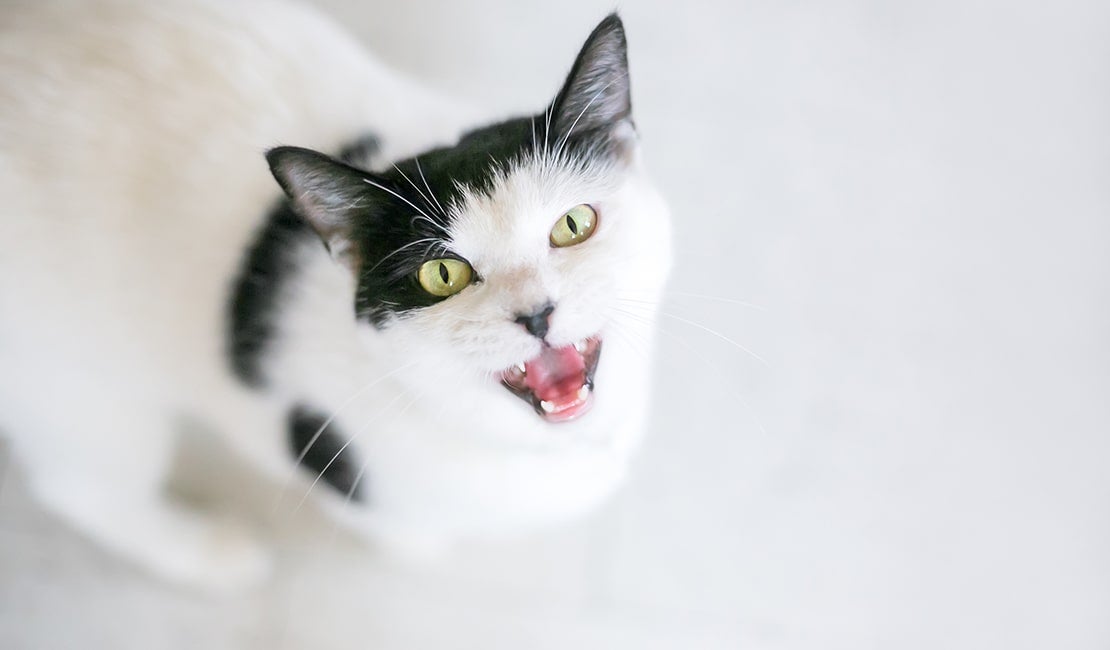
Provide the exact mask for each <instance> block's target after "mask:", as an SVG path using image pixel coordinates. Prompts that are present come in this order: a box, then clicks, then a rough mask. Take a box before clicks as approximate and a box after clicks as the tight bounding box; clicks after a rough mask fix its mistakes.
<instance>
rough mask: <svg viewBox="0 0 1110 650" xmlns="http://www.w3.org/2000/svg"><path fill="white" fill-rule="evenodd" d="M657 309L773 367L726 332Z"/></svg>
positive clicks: (634, 305) (768, 366)
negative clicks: (725, 333)
mask: <svg viewBox="0 0 1110 650" xmlns="http://www.w3.org/2000/svg"><path fill="white" fill-rule="evenodd" d="M618 300H626V299H624V298H618ZM631 306H633V307H638V308H641V309H647V307H644V306H642V305H637V304H635V303H631ZM655 311H656V312H657V313H659V314H660V315H661V316H666V317H667V318H672V319H674V320H677V321H679V322H681V323H686V324H687V325H689V326H691V327H696V328H698V329H700V330H702V331H703V332H706V333H707V334H711V335H713V336H715V337H717V338H718V339H720V340H722V341H724V342H725V343H728V344H729V345H732V346H733V347H735V348H736V349H737V350H740V351H742V352H745V353H747V354H749V355H751V357H752V358H753V359H755V360H756V361H758V362H760V363H762V364H763V365H764V366H766V367H767V368H768V369H770V367H771V364H769V363H767V360H766V359H764V358H763V357H761V356H759V355H758V354H756V353H755V352H752V351H751V350H749V349H748V348H746V347H744V346H743V345H740V344H739V343H737V342H736V341H734V340H732V339H730V338H729V337H727V336H725V335H724V334H721V333H720V332H718V331H716V330H714V329H711V328H709V327H706V326H705V325H702V324H701V323H698V322H695V321H692V320H690V319H688V318H683V317H682V316H678V315H676V314H672V313H671V312H669V311H665V310H662V309H657V310H655Z"/></svg>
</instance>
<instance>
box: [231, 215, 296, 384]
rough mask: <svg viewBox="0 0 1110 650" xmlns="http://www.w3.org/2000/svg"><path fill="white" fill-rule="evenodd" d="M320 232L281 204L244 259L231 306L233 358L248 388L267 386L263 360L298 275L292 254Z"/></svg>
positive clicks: (232, 362) (233, 364)
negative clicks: (280, 304) (282, 297)
mask: <svg viewBox="0 0 1110 650" xmlns="http://www.w3.org/2000/svg"><path fill="white" fill-rule="evenodd" d="M305 239H316V233H315V232H313V231H312V228H310V227H309V226H308V224H306V223H305V222H304V221H303V220H302V219H301V218H300V217H298V216H297V215H296V214H295V213H294V212H293V208H292V206H290V205H289V202H288V201H286V200H282V201H281V203H280V204H278V205H277V206H276V207H275V208H274V209H273V210H272V211H270V214H269V216H268V217H267V218H266V222H265V223H264V224H263V226H262V228H261V229H260V230H259V232H258V235H257V236H256V238H255V240H254V244H253V245H252V246H251V248H250V250H248V251H247V254H246V256H245V257H244V259H243V266H242V268H241V269H240V271H239V277H238V278H236V280H235V284H234V288H233V291H232V295H231V304H230V305H229V316H230V323H229V331H228V356H229V357H230V360H231V365H232V368H233V369H234V370H235V374H236V375H237V376H238V377H239V378H240V379H241V380H243V381H244V382H245V383H246V384H247V385H249V386H255V387H260V386H263V385H265V383H266V379H265V377H263V375H262V359H263V357H264V354H265V351H266V347H267V345H268V344H269V342H270V340H271V339H272V338H273V336H274V333H275V332H274V330H275V323H276V320H277V318H278V317H279V314H278V299H279V296H280V295H281V292H282V290H283V289H284V288H285V286H286V283H287V282H288V281H289V279H290V278H292V277H293V275H294V274H296V273H297V265H296V263H295V259H294V255H293V250H294V249H295V247H296V246H297V244H299V243H300V242H301V241H303V240H305Z"/></svg>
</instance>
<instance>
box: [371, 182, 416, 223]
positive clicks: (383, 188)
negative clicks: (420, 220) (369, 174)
mask: <svg viewBox="0 0 1110 650" xmlns="http://www.w3.org/2000/svg"><path fill="white" fill-rule="evenodd" d="M362 181H363V182H364V183H367V184H368V185H373V186H374V187H376V188H378V189H379V190H381V191H383V192H389V193H390V194H392V195H393V196H395V197H397V198H399V199H401V200H402V201H404V202H405V203H407V204H409V207H411V208H412V209H413V210H416V211H417V212H419V213H420V214H421V215H422V216H424V217H427V218H428V219H431V217H428V215H427V214H424V211H423V210H421V209H420V208H418V207H416V204H414V203H413V202H412V201H410V200H408V199H406V198H405V197H403V196H401V195H400V194H398V193H396V192H394V191H393V190H391V189H389V188H388V187H386V186H384V185H382V184H381V183H375V182H374V181H372V180H370V179H369V178H364V179H362Z"/></svg>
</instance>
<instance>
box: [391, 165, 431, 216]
mask: <svg viewBox="0 0 1110 650" xmlns="http://www.w3.org/2000/svg"><path fill="white" fill-rule="evenodd" d="M393 169H396V170H397V173H398V174H400V175H401V177H402V178H404V179H405V180H406V181H408V182H409V185H412V189H414V190H416V193H417V194H419V195H420V198H422V199H424V203H425V205H427V206H428V209H429V210H432V209H433V207H432V201H431V199H429V198H428V196H427V195H426V194H424V190H422V189H420V188H419V187H417V185H416V183H413V182H412V179H411V178H409V176H408V174H406V173H405V172H403V171H401V168H400V167H398V166H397V163H393Z"/></svg>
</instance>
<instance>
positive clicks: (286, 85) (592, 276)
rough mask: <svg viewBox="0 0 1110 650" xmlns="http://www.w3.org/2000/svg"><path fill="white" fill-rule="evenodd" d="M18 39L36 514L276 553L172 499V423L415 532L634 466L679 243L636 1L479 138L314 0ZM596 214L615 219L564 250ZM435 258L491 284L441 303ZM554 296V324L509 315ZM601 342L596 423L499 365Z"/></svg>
mask: <svg viewBox="0 0 1110 650" xmlns="http://www.w3.org/2000/svg"><path fill="white" fill-rule="evenodd" d="M0 39H3V40H4V42H5V43H6V45H7V46H6V47H4V48H2V49H0V92H2V93H3V94H4V96H5V98H7V99H6V100H5V101H3V102H0V192H2V195H3V196H4V197H5V200H4V206H3V208H2V212H0V431H2V432H3V434H4V435H5V436H7V437H8V438H9V439H10V441H11V444H12V448H13V450H14V453H15V457H16V459H17V461H18V462H19V463H20V464H21V465H23V466H24V467H25V469H26V472H27V475H28V476H29V479H30V485H31V488H32V490H33V492H34V494H35V495H36V496H37V497H38V499H39V500H40V501H41V503H42V504H43V505H44V506H45V507H47V508H49V509H50V510H52V511H54V512H55V513H57V514H59V515H61V516H62V517H64V518H66V519H67V520H69V521H70V522H72V523H73V525H75V526H77V527H78V528H80V529H81V530H82V531H84V532H85V533H86V534H87V535H89V536H90V537H92V538H94V539H96V540H97V541H99V542H100V543H102V544H103V545H105V546H106V547H109V548H111V549H113V550H115V551H117V552H121V553H124V554H126V555H127V556H129V557H131V558H133V559H134V560H135V561H137V562H139V563H141V564H143V565H145V566H147V567H148V568H150V569H152V570H154V571H156V572H157V573H159V574H162V575H164V576H166V577H169V578H171V579H176V580H179V581H183V582H191V583H200V584H208V585H213V584H214V585H227V584H239V583H241V582H243V581H246V580H250V579H253V578H256V577H257V576H258V575H259V574H260V573H261V572H262V571H263V569H264V566H265V554H264V553H263V552H262V551H261V550H260V549H259V547H258V546H256V545H255V544H254V543H253V542H252V541H251V538H250V536H248V535H245V534H243V533H242V532H241V531H239V530H237V529H234V528H229V527H227V526H226V525H224V524H217V523H215V522H214V521H213V520H211V519H210V518H209V517H208V516H207V515H206V514H204V513H201V512H197V511H194V510H191V509H188V508H186V507H185V506H183V505H181V504H179V503H177V502H175V501H173V500H170V499H168V498H167V497H166V496H165V495H164V494H163V491H162V486H163V482H164V480H165V476H166V473H167V469H168V466H169V464H170V460H171V458H172V452H173V449H174V446H175V438H176V435H177V426H178V424H179V423H180V421H181V418H182V416H188V417H189V418H191V419H194V420H199V421H202V422H204V423H206V424H207V425H208V426H210V427H211V428H213V429H214V430H217V431H220V432H221V433H222V434H223V435H224V437H225V438H226V440H227V442H228V444H229V445H230V446H231V447H232V448H233V449H235V450H236V451H238V452H239V453H241V454H242V455H243V457H244V458H246V459H247V460H249V461H251V462H252V463H254V464H256V465H257V466H258V467H260V468H261V469H262V470H264V471H265V472H267V473H268V474H269V475H271V476H272V477H273V478H274V479H275V481H276V483H275V485H276V486H281V487H280V488H279V487H275V489H288V491H289V493H290V494H291V495H292V496H291V497H290V498H292V499H293V500H296V499H298V498H300V496H301V495H304V494H305V493H306V492H307V491H308V490H309V488H310V486H314V487H312V492H311V495H312V497H313V498H317V499H320V500H321V501H322V503H323V505H324V506H325V507H326V508H327V509H329V510H330V511H331V512H332V513H334V515H335V516H336V517H337V518H338V519H339V520H340V521H342V522H343V523H344V524H345V525H347V526H349V527H350V528H352V529H354V530H357V531H362V532H366V533H368V534H371V535H375V536H379V537H382V538H385V539H389V540H399V541H402V542H403V541H405V540H413V541H417V542H426V541H433V542H435V541H450V540H454V539H459V538H466V537H477V536H485V535H491V534H504V533H513V532H517V531H521V530H527V529H529V528H532V527H535V526H539V525H542V524H547V523H550V522H555V521H558V520H562V519H565V518H569V517H573V516H575V515H577V514H579V513H582V512H583V511H585V510H587V509H589V508H591V507H592V506H594V505H595V504H597V503H598V502H599V501H600V500H602V499H603V498H604V497H605V496H606V495H607V494H609V493H610V492H611V490H612V489H613V488H614V487H615V486H616V485H617V484H618V483H619V482H620V480H621V478H622V476H623V474H624V472H625V468H626V464H627V461H628V459H629V455H630V453H631V452H632V450H633V449H634V447H635V445H636V442H637V439H638V437H639V435H640V432H641V430H642V428H643V425H644V421H645V417H646V413H647V404H648V376H649V373H648V371H649V359H648V351H649V350H650V346H651V339H652V327H653V326H652V323H653V321H654V308H653V306H652V305H653V304H654V302H655V301H656V299H657V298H658V295H659V292H660V291H661V289H662V285H663V282H664V279H665V276H666V273H667V270H668V267H669V260H670V252H669V230H668V218H667V212H666V208H665V206H664V204H663V202H662V201H661V200H660V198H659V196H658V195H657V193H656V191H655V190H654V189H653V186H652V184H651V183H650V181H649V179H648V178H647V176H646V175H645V173H644V171H643V168H642V164H641V162H640V154H639V145H638V141H637V135H636V132H635V129H634V127H633V123H632V116H631V103H630V99H629V81H628V71H627V62H626V55H625V39H624V32H623V28H622V26H621V23H620V21H619V19H617V18H616V17H615V16H610V17H608V18H606V19H605V20H604V21H603V22H602V23H601V24H600V25H599V26H598V27H597V29H596V30H595V31H594V32H593V33H592V34H591V36H590V37H589V39H588V41H587V42H586V44H585V46H584V48H583V50H582V52H581V54H580V55H579V57H578V59H577V60H576V61H575V63H574V66H573V68H572V70H571V72H570V75H569V76H568V78H567V80H566V83H565V85H564V86H563V88H562V90H561V91H560V92H559V93H558V95H557V96H556V98H555V99H554V101H552V102H551V104H550V105H548V107H547V108H546V109H545V110H543V111H541V112H538V113H537V114H536V115H534V116H528V117H524V118H519V119H512V120H508V121H503V122H499V123H496V124H493V125H492V126H481V127H478V128H473V127H472V126H469V124H472V123H473V122H472V116H471V115H470V114H469V113H467V112H466V111H464V110H462V109H459V108H457V107H455V106H453V105H452V104H450V103H449V102H447V101H445V100H444V99H443V98H441V97H439V96H437V95H435V94H434V93H431V92H429V91H427V90H424V89H422V88H420V87H419V86H417V85H415V84H413V83H411V82H409V81H407V80H406V79H404V78H402V77H400V76H398V75H397V74H395V73H394V72H392V71H390V70H388V69H386V68H384V67H383V66H382V65H381V64H380V63H378V62H377V61H375V60H374V59H373V58H371V57H370V56H368V55H367V54H366V53H365V52H364V51H362V50H361V49H360V48H359V47H358V46H357V45H356V44H355V43H354V42H353V41H352V40H351V39H350V38H349V37H347V36H346V35H345V34H344V33H342V31H341V30H339V29H338V28H337V27H336V26H335V25H333V24H332V23H331V22H329V21H327V20H325V19H324V18H322V17H320V16H319V15H317V14H316V13H314V12H312V11H310V10H308V9H306V8H303V7H300V6H298V5H294V4H286V3H281V2H252V1H246V2H239V3H224V2H219V1H216V0H197V1H193V2H178V1H174V2H159V3H144V2H138V1H136V0H95V2H83V3H73V2H60V1H57V0H45V1H42V2H28V3H26V4H25V5H24V6H19V7H16V8H14V9H12V10H11V11H6V12H5V13H4V15H3V16H2V17H0ZM90 53H95V56H92V55H90ZM460 134H461V135H460ZM279 143H282V144H286V145H293V146H281V147H275V146H274V145H277V144H279ZM300 147H309V148H310V149H302V148H300ZM267 151H268V153H267ZM264 153H266V154H267V155H266V159H264V158H263V154H264ZM267 159H268V162H269V167H270V169H267ZM271 172H272V174H273V176H271ZM275 177H276V179H277V181H278V183H279V184H280V186H281V188H279V187H278V186H277V185H275V183H274V178H275ZM282 189H284V196H283V195H282V192H281V190H282ZM583 203H587V204H589V205H591V206H593V207H594V208H595V209H597V212H598V214H599V220H598V222H599V225H598V228H597V231H596V234H594V236H593V237H592V238H591V239H590V240H589V241H587V242H585V243H583V244H581V245H578V246H574V247H571V248H566V249H556V248H552V247H551V246H550V244H549V241H548V232H549V230H550V229H551V227H552V224H553V223H554V221H555V220H556V219H557V218H559V217H560V215H561V214H563V213H564V212H565V211H566V210H567V209H569V208H570V207H572V206H575V205H578V204H583ZM444 255H449V256H457V257H459V258H461V259H465V260H467V261H468V262H469V263H470V264H471V265H472V266H473V268H474V270H475V273H476V277H477V281H476V282H475V283H474V284H473V285H471V286H469V287H468V288H466V289H465V290H463V291H462V292H461V293H459V294H457V295H454V296H451V297H450V298H446V299H440V298H434V297H432V296H430V295H428V294H426V293H421V292H420V291H419V287H418V286H416V285H415V284H414V282H413V280H412V278H413V273H414V271H415V268H417V267H418V265H419V264H420V263H421V262H422V261H423V260H425V259H428V258H429V256H438V257H442V256H444ZM622 299H628V300H636V301H638V303H637V304H640V305H642V307H641V308H638V309H636V310H635V311H636V313H637V316H636V317H635V318H623V319H622V318H621V317H620V314H621V313H623V312H622V311H621V307H620V305H621V303H620V301H621V300H622ZM545 304H551V305H554V306H555V308H554V311H553V312H552V314H551V318H550V327H549V331H548V332H546V333H545V334H546V336H545V340H544V341H540V340H539V339H538V338H537V337H536V336H534V335H533V334H532V333H530V332H528V331H526V330H525V328H522V327H521V326H520V324H519V323H518V322H516V320H515V318H516V316H517V315H518V314H520V313H527V312H528V311H529V310H532V309H535V308H536V307H537V306H538V305H545ZM625 304H628V303H625ZM590 336H600V337H601V338H602V339H603V340H604V351H603V354H602V357H601V359H600V363H599V366H598V368H597V373H596V377H595V386H596V403H595V406H594V408H593V409H592V411H591V412H589V413H588V414H586V415H585V416H583V417H581V418H580V419H577V420H575V421H572V422H567V423H560V424H552V423H549V422H545V421H544V420H543V419H541V418H539V417H537V415H536V413H534V412H533V411H532V410H531V409H529V408H528V407H527V405H526V404H524V403H523V402H521V401H520V400H519V399H516V398H515V397H514V396H513V395H512V394H510V393H509V392H508V391H506V390H505V388H504V387H503V386H501V385H500V384H499V382H498V379H497V377H498V373H500V372H501V371H502V370H503V369H505V368H507V367H509V366H512V365H514V364H517V363H519V362H521V361H523V360H525V359H528V358H530V357H533V356H535V355H536V354H537V353H538V350H539V349H540V346H541V345H545V344H548V345H552V346H557V345H567V344H571V343H574V342H576V341H579V340H582V339H583V338H585V337H590ZM294 477H296V478H295V481H296V482H295V483H293V484H292V487H291V488H290V481H293V480H294ZM317 477H319V478H317Z"/></svg>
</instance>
